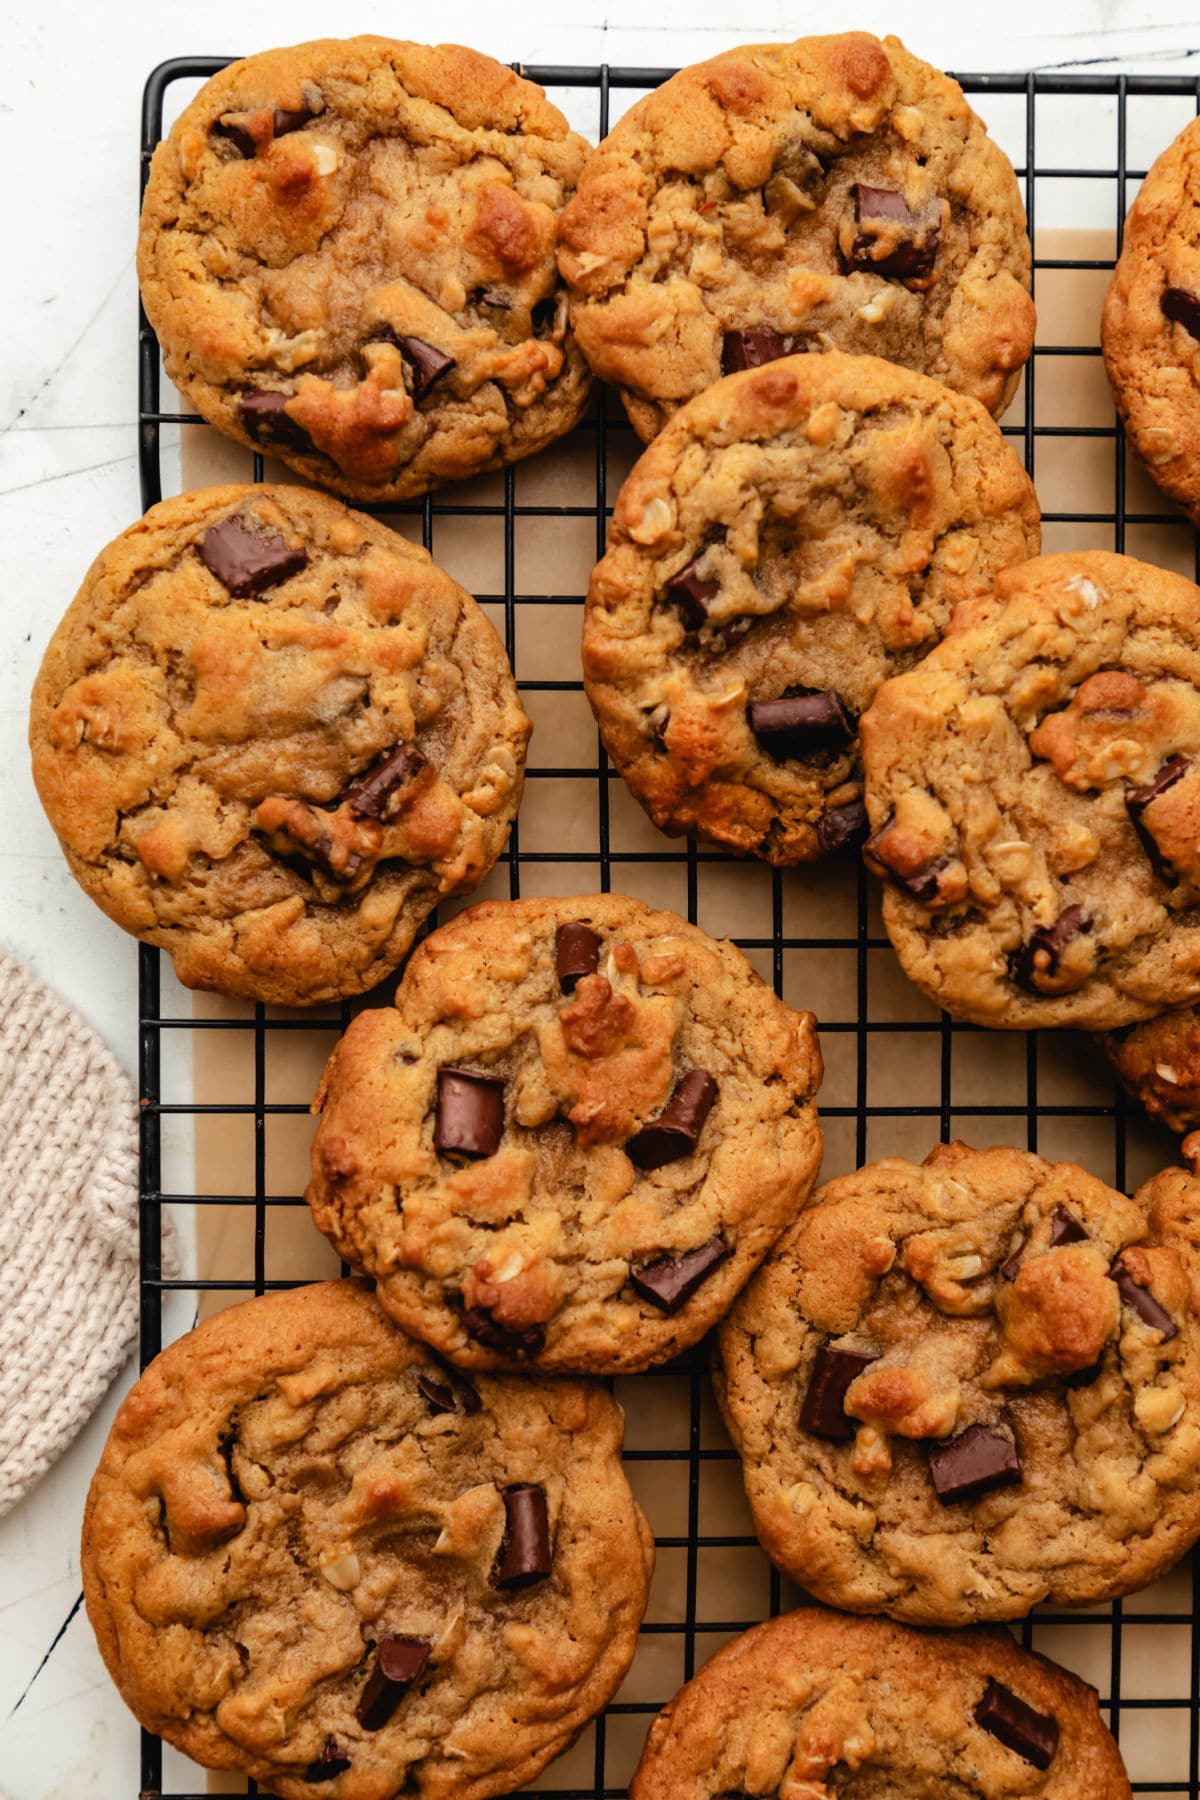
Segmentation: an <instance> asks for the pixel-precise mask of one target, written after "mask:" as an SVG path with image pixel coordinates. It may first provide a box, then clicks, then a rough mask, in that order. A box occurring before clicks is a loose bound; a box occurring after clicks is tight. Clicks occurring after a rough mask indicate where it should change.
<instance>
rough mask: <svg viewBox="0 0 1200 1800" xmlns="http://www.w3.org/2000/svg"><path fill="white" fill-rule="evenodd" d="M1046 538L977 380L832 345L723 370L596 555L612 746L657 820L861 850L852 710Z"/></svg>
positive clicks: (670, 438) (753, 842) (597, 670)
mask: <svg viewBox="0 0 1200 1800" xmlns="http://www.w3.org/2000/svg"><path fill="white" fill-rule="evenodd" d="M1039 548H1040V527H1039V515H1038V507H1037V499H1036V496H1035V495H1034V491H1033V487H1032V485H1031V483H1030V481H1029V478H1028V476H1027V475H1026V473H1025V471H1024V469H1023V468H1022V467H1021V464H1020V463H1019V461H1018V460H1017V457H1016V456H1015V454H1014V453H1013V451H1012V450H1011V449H1010V448H1009V446H1008V444H1007V443H1006V441H1005V439H1004V437H1003V436H1002V434H1001V432H1000V430H999V428H998V427H997V426H996V425H995V424H994V423H993V421H992V420H991V419H990V418H989V417H988V415H987V413H986V412H984V410H983V408H982V407H980V406H979V405H977V404H976V403H975V402H974V401H971V400H967V399H964V398H963V397H962V396H961V395H957V394H952V393H950V392H948V391H947V390H946V389H945V388H944V387H941V386H939V385H938V384H937V383H936V382H933V381H930V380H928V379H926V378H925V377H924V376H921V375H914V374H910V373H908V372H907V371H905V370H903V369H898V368H896V367H895V366H894V365H893V364H890V363H885V362H881V361H880V360H879V359H878V358H877V357H870V356H846V355H843V354H842V353H841V352H840V351H836V350H831V351H829V352H828V353H827V354H825V355H824V356H785V357H783V358H782V359H780V360H774V361H770V362H768V363H767V364H766V366H765V367H762V368H750V367H747V370H746V372H745V373H742V374H737V375H729V376H727V377H726V378H725V379H724V380H722V381H719V382H717V383H716V384H715V386H713V387H710V388H709V389H708V390H707V391H706V392H705V393H703V394H701V395H700V396H699V398H697V399H695V400H692V401H691V402H690V403H689V404H688V405H687V406H685V407H684V408H683V409H682V411H680V412H678V413H677V414H676V415H675V417H674V418H673V419H672V420H671V422H670V424H669V425H668V426H667V427H666V428H665V429H664V430H663V431H662V432H661V433H660V435H659V436H658V438H657V439H656V440H655V442H654V443H653V444H652V445H651V446H650V448H649V449H648V450H646V451H645V452H644V454H643V455H642V457H641V458H640V460H639V461H638V463H637V464H636V465H635V467H634V469H633V471H632V473H631V474H630V475H629V477H628V478H627V480H626V482H625V484H624V486H623V487H622V489H621V493H620V496H619V498H618V500H617V505H616V509H615V512H614V516H613V520H612V523H611V526H610V529H609V534H608V548H607V552H606V554H605V556H604V557H603V559H602V560H601V562H599V563H598V564H597V566H596V568H595V570H594V571H593V573H592V579H591V584H590V587H589V590H588V598H587V605H586V608H585V612H584V624H583V672H584V682H585V685H586V688H587V693H588V698H589V700H590V701H591V704H592V710H593V711H594V712H595V714H596V717H597V720H598V721H599V725H600V730H601V733H602V735H603V738H604V743H605V746H606V748H607V750H608V752H609V755H610V756H611V757H612V759H613V761H614V763H615V764H616V766H617V768H618V769H619V770H620V772H621V774H622V775H623V776H624V778H625V780H626V782H627V783H628V784H629V787H630V789H631V790H632V792H633V793H634V795H635V796H636V798H637V799H638V800H639V801H640V802H641V804H642V805H643V806H644V807H645V809H646V811H647V812H648V813H649V815H650V817H651V819H652V820H653V821H654V823H655V824H656V825H657V826H659V827H660V829H662V830H664V831H668V832H673V833H678V832H693V833H695V834H697V835H698V836H701V837H706V838H710V839H712V840H714V841H716V842H717V843H720V844H725V845H728V846H729V847H730V848H731V849H734V850H737V851H739V852H749V853H752V854H754V855H756V856H760V857H762V858H764V859H765V860H766V861H768V862H772V863H776V864H781V865H787V864H791V863H798V862H806V861H810V860H812V859H813V858H816V857H818V856H825V855H831V854H835V853H837V852H839V851H853V850H856V849H857V848H858V846H859V845H860V844H861V843H862V841H863V838H864V837H866V835H867V832H866V815H865V813H864V812H863V811H862V803H861V786H862V784H861V777H860V767H859V756H858V715H859V714H860V713H861V712H862V710H863V708H864V707H866V706H867V705H869V703H870V701H871V700H872V699H873V697H874V695H875V692H876V690H877V688H878V686H879V684H880V682H881V681H884V680H885V679H886V678H887V677H888V676H889V675H893V674H896V673H898V672H899V671H900V670H903V669H907V668H910V667H911V666H912V665H913V664H914V663H916V662H917V661H918V660H919V659H920V658H921V657H922V656H924V655H925V654H926V652H927V651H929V650H930V649H932V648H933V646H934V645H935V644H937V642H938V641H939V639H940V637H941V635H942V633H943V632H944V631H945V629H946V627H947V625H948V624H949V621H950V616H951V614H952V612H953V611H954V609H955V607H956V606H958V605H959V604H960V603H961V602H964V601H970V600H976V599H980V598H982V597H983V596H984V595H986V594H987V593H989V592H990V590H991V588H992V585H993V583H994V582H995V580H996V577H997V576H998V575H999V574H1000V572H1001V571H1002V570H1004V569H1006V568H1008V567H1009V566H1010V565H1011V564H1013V563H1017V562H1020V561H1022V560H1024V559H1025V558H1027V557H1029V556H1034V555H1036V554H1037V551H1038V549H1039ZM909 873H910V874H916V873H917V871H915V870H910V871H909ZM955 878H956V873H955V871H953V870H950V871H946V872H945V874H944V875H942V876H941V879H942V880H943V881H944V882H946V883H949V884H951V885H952V884H953V882H954V880H955Z"/></svg>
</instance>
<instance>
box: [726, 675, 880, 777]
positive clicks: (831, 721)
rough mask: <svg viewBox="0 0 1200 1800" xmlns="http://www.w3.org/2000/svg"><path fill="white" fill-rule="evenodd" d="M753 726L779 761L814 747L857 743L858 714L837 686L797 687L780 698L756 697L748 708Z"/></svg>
mask: <svg viewBox="0 0 1200 1800" xmlns="http://www.w3.org/2000/svg"><path fill="white" fill-rule="evenodd" d="M747 717H748V718H749V721H750V729H751V731H752V732H753V733H754V735H755V737H756V738H757V739H758V742H759V743H760V744H761V745H762V747H763V749H764V750H765V751H766V752H767V754H768V755H769V756H773V757H774V758H775V760H776V762H787V761H790V760H791V759H793V758H798V757H804V756H809V755H811V754H812V752H813V751H814V750H840V749H842V748H843V747H844V746H845V745H846V744H850V743H853V741H854V733H855V721H854V715H853V714H852V713H851V712H849V711H848V710H847V708H846V707H845V705H844V704H843V702H842V697H841V695H840V694H839V693H838V692H837V690H836V689H835V688H822V689H821V690H820V691H819V692H818V691H816V690H814V689H810V688H793V689H792V690H791V691H790V692H789V693H786V694H783V695H781V696H780V698H779V699H778V700H755V701H753V702H752V704H751V705H750V707H749V709H748V713H747Z"/></svg>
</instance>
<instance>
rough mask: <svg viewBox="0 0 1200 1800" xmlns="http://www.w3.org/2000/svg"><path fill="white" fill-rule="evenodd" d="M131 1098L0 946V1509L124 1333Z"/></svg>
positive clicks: (71, 1019)
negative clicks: (0, 949)
mask: <svg viewBox="0 0 1200 1800" xmlns="http://www.w3.org/2000/svg"><path fill="white" fill-rule="evenodd" d="M137 1152H138V1123H137V1105H136V1101H135V1097H134V1092H133V1087H132V1085H131V1083H130V1081H129V1078H128V1077H127V1076H126V1074H125V1072H124V1070H123V1069H121V1068H120V1066H119V1065H118V1063H117V1062H116V1060H115V1059H114V1057H112V1056H111V1055H110V1053H109V1052H108V1050H107V1049H106V1048H105V1046H104V1045H103V1044H102V1043H101V1041H100V1039H99V1038H98V1037H97V1036H96V1035H95V1033H94V1032H93V1031H91V1030H90V1029H89V1028H88V1026H86V1025H85V1024H84V1022H83V1020H82V1019H81V1018H80V1017H79V1015H78V1014H77V1013H75V1012H72V1010H71V1009H70V1007H68V1006H67V1005H66V1004H65V1003H64V1002H63V1001H62V1000H61V999H60V998H59V997H58V995H57V994H55V993H54V992H53V991H52V990H51V989H50V988H47V987H43V985H42V984H41V982H40V981H35V980H34V978H33V977H32V976H31V975H30V974H29V973H28V972H27V971H26V970H25V969H23V968H22V967H21V965H20V964H19V963H18V962H16V961H15V960H14V958H13V957H11V956H8V955H6V954H4V953H2V952H0V1513H5V1512H7V1511H8V1509H9V1507H11V1506H12V1505H14V1504H15V1502H16V1501H17V1500H19V1499H20V1498H21V1495H22V1494H24V1493H25V1492H26V1491H27V1490H28V1489H29V1488H30V1487H31V1486H32V1485H33V1483H34V1482H35V1481H36V1480H37V1479H38V1477H39V1476H40V1475H43V1474H44V1473H45V1471H46V1470H47V1469H48V1468H49V1466H50V1464H51V1463H52V1462H53V1461H54V1460H55V1458H56V1457H57V1456H59V1455H61V1453H62V1451H64V1450H65V1449H66V1447H67V1445H68V1444H69V1443H70V1442H71V1439H72V1438H73V1437H74V1436H75V1433H76V1432H77V1431H78V1430H79V1428H80V1426H81V1425H82V1424H83V1423H84V1421H85V1420H86V1419H87V1418H89V1417H90V1415H91V1413H92V1412H93V1411H94V1409H95V1407H96V1406H97V1404H98V1403H99V1401H100V1398H101V1396H102V1395H103V1393H104V1391H105V1389H106V1388H107V1387H108V1385H109V1383H110V1381H111V1380H112V1378H113V1376H114V1375H115V1374H116V1372H117V1370H118V1369H119V1368H120V1367H121V1364H122V1363H123V1362H124V1360H125V1358H126V1356H127V1355H128V1354H129V1351H130V1349H131V1348H132V1346H133V1342H134V1339H135V1338H136V1336H137V1324H138V1292H137V1254H138V1212H137Z"/></svg>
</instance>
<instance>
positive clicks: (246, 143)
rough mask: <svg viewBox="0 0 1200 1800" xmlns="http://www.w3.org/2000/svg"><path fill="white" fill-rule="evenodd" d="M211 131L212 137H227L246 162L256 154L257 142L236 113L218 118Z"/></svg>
mask: <svg viewBox="0 0 1200 1800" xmlns="http://www.w3.org/2000/svg"><path fill="white" fill-rule="evenodd" d="M212 133H213V136H214V137H222V138H227V139H228V141H229V142H230V143H231V144H233V145H234V146H235V148H236V149H238V150H240V152H241V154H242V155H243V156H244V157H245V159H246V161H247V162H249V161H250V159H251V157H253V156H257V154H258V145H257V143H256V142H255V140H254V138H252V137H251V135H250V133H249V132H248V131H247V130H246V127H245V126H244V125H243V124H242V121H241V119H240V118H239V117H238V115H237V114H236V113H231V114H230V115H229V117H228V118H226V119H218V120H217V122H216V124H215V125H214V126H213V127H212Z"/></svg>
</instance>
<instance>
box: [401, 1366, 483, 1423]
mask: <svg viewBox="0 0 1200 1800" xmlns="http://www.w3.org/2000/svg"><path fill="white" fill-rule="evenodd" d="M417 1392H418V1393H419V1394H420V1395H421V1397H422V1399H424V1400H428V1402H429V1410H430V1412H432V1413H459V1414H461V1415H462V1416H463V1417H470V1416H471V1415H472V1414H474V1413H477V1412H478V1411H479V1410H480V1408H481V1407H482V1406H483V1401H482V1400H481V1399H480V1397H479V1393H478V1390H477V1389H476V1388H473V1387H472V1386H471V1383H470V1382H469V1381H468V1380H467V1379H466V1377H465V1376H463V1375H454V1376H450V1374H449V1371H447V1379H446V1380H445V1381H435V1380H434V1378H433V1376H432V1375H418V1376H417Z"/></svg>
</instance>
